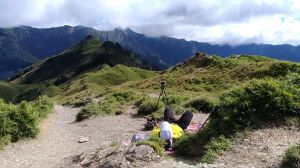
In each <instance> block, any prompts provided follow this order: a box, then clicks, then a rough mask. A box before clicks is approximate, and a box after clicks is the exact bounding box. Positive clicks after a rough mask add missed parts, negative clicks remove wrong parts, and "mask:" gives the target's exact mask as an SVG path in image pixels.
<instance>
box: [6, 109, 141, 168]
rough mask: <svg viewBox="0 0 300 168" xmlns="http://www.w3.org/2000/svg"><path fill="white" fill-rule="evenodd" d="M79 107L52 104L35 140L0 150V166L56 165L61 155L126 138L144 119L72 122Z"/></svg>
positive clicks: (16, 167)
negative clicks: (49, 112)
mask: <svg viewBox="0 0 300 168" xmlns="http://www.w3.org/2000/svg"><path fill="white" fill-rule="evenodd" d="M79 110H80V109H79V108H68V107H63V106H59V105H55V107H54V112H53V113H52V114H50V115H49V116H48V118H47V119H45V120H44V121H43V122H42V123H41V126H40V127H41V132H40V134H39V136H38V137H37V138H36V139H28V140H22V141H20V142H17V143H12V144H10V145H8V146H6V147H5V149H4V150H2V151H0V167H1V168H11V167H14V168H24V167H26V168H27V167H28V168H29V167H30V168H41V167H43V168H46V167H57V166H56V165H59V164H61V162H63V159H64V158H67V157H70V156H72V155H75V154H80V153H81V152H83V151H85V150H89V149H94V148H98V147H99V146H100V145H102V144H107V143H111V142H112V141H116V142H117V141H121V140H124V139H126V138H129V137H130V136H131V135H132V132H135V131H138V130H139V129H141V128H143V124H144V122H145V121H144V119H143V118H131V117H128V116H126V115H119V116H111V117H97V118H94V119H91V120H86V121H83V122H74V120H75V116H76V114H77V113H78V111H79ZM81 136H82V137H88V138H89V141H88V142H86V143H78V139H79V138H80V137H81Z"/></svg>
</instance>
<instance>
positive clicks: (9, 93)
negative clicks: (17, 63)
mask: <svg viewBox="0 0 300 168" xmlns="http://www.w3.org/2000/svg"><path fill="white" fill-rule="evenodd" d="M26 88H27V86H26V85H19V84H12V83H8V82H6V81H0V98H1V99H3V100H4V101H6V102H10V101H13V99H14V98H15V97H16V96H17V95H18V94H19V93H21V92H22V91H24V90H25V89H26Z"/></svg>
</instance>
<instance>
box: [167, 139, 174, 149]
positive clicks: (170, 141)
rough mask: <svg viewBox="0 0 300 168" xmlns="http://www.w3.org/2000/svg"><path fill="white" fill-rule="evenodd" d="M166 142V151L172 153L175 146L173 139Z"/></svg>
mask: <svg viewBox="0 0 300 168" xmlns="http://www.w3.org/2000/svg"><path fill="white" fill-rule="evenodd" d="M165 142H166V145H165V150H166V151H170V149H171V150H172V146H173V143H172V140H171V139H168V140H166V141H165Z"/></svg>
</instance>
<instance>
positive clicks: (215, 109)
mask: <svg viewBox="0 0 300 168" xmlns="http://www.w3.org/2000/svg"><path fill="white" fill-rule="evenodd" d="M218 108H219V106H216V107H215V108H214V110H213V111H212V112H211V113H210V114H209V116H208V117H207V119H206V120H205V121H204V123H203V124H202V125H201V127H200V128H199V131H201V130H202V129H203V128H204V125H205V124H206V123H207V122H208V121H209V119H210V118H211V117H212V115H213V114H214V113H216V111H218ZM199 131H198V132H199Z"/></svg>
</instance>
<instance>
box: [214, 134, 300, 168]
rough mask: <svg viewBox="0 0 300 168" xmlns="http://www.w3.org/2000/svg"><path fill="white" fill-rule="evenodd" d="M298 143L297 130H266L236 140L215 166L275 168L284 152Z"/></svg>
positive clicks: (299, 139)
mask: <svg viewBox="0 0 300 168" xmlns="http://www.w3.org/2000/svg"><path fill="white" fill-rule="evenodd" d="M299 142H300V129H299V128H266V129H260V130H256V131H254V132H250V133H249V135H248V136H247V137H246V138H244V139H237V140H236V141H235V143H234V146H233V147H232V149H230V150H229V151H227V152H225V153H224V154H223V156H221V157H220V158H219V159H218V161H217V164H218V163H219V164H224V165H225V167H229V168H256V167H260V168H275V167H276V168H277V167H279V166H280V162H281V160H282V156H283V155H284V152H285V151H286V150H287V148H289V147H290V146H292V145H294V144H296V143H299Z"/></svg>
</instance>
